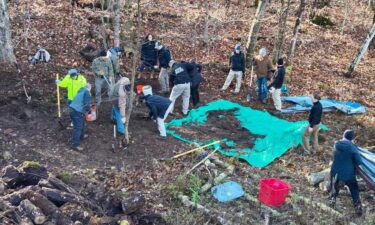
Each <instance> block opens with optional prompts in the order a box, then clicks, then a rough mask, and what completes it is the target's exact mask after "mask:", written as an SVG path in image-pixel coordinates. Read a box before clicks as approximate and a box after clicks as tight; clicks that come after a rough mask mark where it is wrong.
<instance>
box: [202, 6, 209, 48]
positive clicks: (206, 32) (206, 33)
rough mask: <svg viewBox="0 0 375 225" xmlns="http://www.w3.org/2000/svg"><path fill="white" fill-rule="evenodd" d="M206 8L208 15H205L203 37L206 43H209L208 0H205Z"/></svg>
mask: <svg viewBox="0 0 375 225" xmlns="http://www.w3.org/2000/svg"><path fill="white" fill-rule="evenodd" d="M204 9H205V11H206V17H205V23H204V33H203V39H204V42H205V43H208V22H209V14H208V12H209V11H208V10H209V9H208V0H205V1H204Z"/></svg>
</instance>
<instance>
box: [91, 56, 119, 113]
mask: <svg viewBox="0 0 375 225" xmlns="http://www.w3.org/2000/svg"><path fill="white" fill-rule="evenodd" d="M91 69H92V72H93V73H94V75H95V105H96V106H97V107H98V106H99V105H100V103H101V102H102V96H101V94H102V87H103V85H107V88H108V96H110V89H111V87H110V86H111V85H112V84H114V72H113V65H112V61H111V59H110V54H107V52H106V51H101V52H100V56H99V57H98V58H96V59H94V61H93V62H92V65H91Z"/></svg>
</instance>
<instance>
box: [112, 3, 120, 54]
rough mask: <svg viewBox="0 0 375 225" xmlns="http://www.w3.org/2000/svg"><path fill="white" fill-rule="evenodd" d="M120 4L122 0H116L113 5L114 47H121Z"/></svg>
mask: <svg viewBox="0 0 375 225" xmlns="http://www.w3.org/2000/svg"><path fill="white" fill-rule="evenodd" d="M120 6H121V0H115V4H114V5H113V12H114V14H115V15H114V19H113V34H114V35H113V36H114V47H120V17H121V14H120Z"/></svg>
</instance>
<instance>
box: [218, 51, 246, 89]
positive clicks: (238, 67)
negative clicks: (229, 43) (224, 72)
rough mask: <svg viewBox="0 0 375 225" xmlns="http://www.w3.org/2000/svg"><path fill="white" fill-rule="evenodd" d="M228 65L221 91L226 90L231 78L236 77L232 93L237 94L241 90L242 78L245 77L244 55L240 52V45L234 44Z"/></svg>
mask: <svg viewBox="0 0 375 225" xmlns="http://www.w3.org/2000/svg"><path fill="white" fill-rule="evenodd" d="M229 65H230V71H229V74H228V76H227V79H226V80H225V83H224V85H223V87H222V88H221V91H225V90H227V88H228V87H229V85H230V84H231V83H232V80H233V78H234V77H236V80H237V83H236V88H235V89H234V92H233V93H234V94H238V93H239V92H240V89H241V82H242V77H243V76H244V75H245V55H244V54H243V52H241V45H240V44H236V46H235V47H234V53H233V55H232V56H231V57H230V59H229Z"/></svg>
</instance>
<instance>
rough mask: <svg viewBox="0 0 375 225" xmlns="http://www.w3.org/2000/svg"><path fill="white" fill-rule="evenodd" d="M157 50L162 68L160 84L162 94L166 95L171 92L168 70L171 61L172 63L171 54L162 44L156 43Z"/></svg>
mask: <svg viewBox="0 0 375 225" xmlns="http://www.w3.org/2000/svg"><path fill="white" fill-rule="evenodd" d="M155 49H156V50H157V51H158V59H159V66H160V73H159V84H160V89H161V90H160V92H161V93H163V94H165V93H168V92H169V75H168V68H169V61H171V52H170V51H169V49H168V48H167V47H165V46H163V45H162V44H161V43H160V42H156V45H155Z"/></svg>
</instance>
